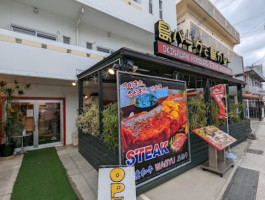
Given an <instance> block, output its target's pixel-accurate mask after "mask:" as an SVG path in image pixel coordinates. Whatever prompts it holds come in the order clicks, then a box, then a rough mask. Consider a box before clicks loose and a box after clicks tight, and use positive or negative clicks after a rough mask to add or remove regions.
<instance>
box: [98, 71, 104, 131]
mask: <svg viewBox="0 0 265 200" xmlns="http://www.w3.org/2000/svg"><path fill="white" fill-rule="evenodd" d="M98 97H99V98H98V108H99V134H100V135H101V134H102V132H103V123H102V119H103V116H102V112H103V83H102V74H101V70H99V71H98Z"/></svg>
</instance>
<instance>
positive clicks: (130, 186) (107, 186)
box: [98, 166, 136, 200]
mask: <svg viewBox="0 0 265 200" xmlns="http://www.w3.org/2000/svg"><path fill="white" fill-rule="evenodd" d="M134 173H135V172H134V167H127V166H100V168H99V175H98V200H123V199H126V200H136V189H135V176H134Z"/></svg>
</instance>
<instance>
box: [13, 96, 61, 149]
mask: <svg viewBox="0 0 265 200" xmlns="http://www.w3.org/2000/svg"><path fill="white" fill-rule="evenodd" d="M11 112H12V115H13V116H14V117H16V118H17V121H18V123H20V124H21V130H20V131H18V133H17V134H22V132H21V131H26V133H27V135H28V136H27V137H24V138H25V139H24V145H25V146H29V147H31V148H42V147H47V146H57V145H61V144H63V101H62V100H21V99H19V100H17V101H16V102H14V103H12V106H11ZM16 143H17V147H19V146H20V144H21V141H17V142H16Z"/></svg>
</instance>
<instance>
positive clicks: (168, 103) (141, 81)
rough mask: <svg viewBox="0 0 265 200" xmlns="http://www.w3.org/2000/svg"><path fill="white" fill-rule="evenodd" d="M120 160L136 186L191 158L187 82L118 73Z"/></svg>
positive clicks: (181, 164) (165, 172)
mask: <svg viewBox="0 0 265 200" xmlns="http://www.w3.org/2000/svg"><path fill="white" fill-rule="evenodd" d="M117 80H118V103H119V119H120V123H119V126H120V127H119V130H120V164H121V165H127V166H135V179H136V184H137V186H138V187H139V186H141V185H143V184H145V183H147V182H150V181H152V180H154V179H156V178H158V177H160V176H163V175H164V174H167V173H169V172H171V171H173V170H176V169H177V168H179V167H181V166H184V165H186V164H188V163H189V162H190V159H191V158H190V144H189V143H190V139H189V131H188V116H187V96H186V85H185V82H181V81H177V80H171V79H163V78H159V77H151V76H144V75H138V74H137V75H136V74H131V73H125V72H118V73H117Z"/></svg>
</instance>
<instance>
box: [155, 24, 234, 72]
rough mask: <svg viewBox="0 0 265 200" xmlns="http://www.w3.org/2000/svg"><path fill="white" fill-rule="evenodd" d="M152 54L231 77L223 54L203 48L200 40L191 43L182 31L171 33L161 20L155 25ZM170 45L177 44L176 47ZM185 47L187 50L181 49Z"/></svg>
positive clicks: (211, 48)
mask: <svg viewBox="0 0 265 200" xmlns="http://www.w3.org/2000/svg"><path fill="white" fill-rule="evenodd" d="M155 39H156V41H155V43H154V54H155V55H158V56H162V57H166V58H170V59H175V60H181V61H185V62H188V63H191V64H196V65H199V66H201V67H205V68H208V69H212V70H215V71H218V72H221V73H224V74H228V75H232V69H230V68H228V67H227V66H223V65H227V64H228V63H230V60H229V59H228V58H226V57H225V55H224V53H221V52H219V51H216V50H215V49H214V47H205V46H204V45H203V42H202V41H201V40H197V41H192V40H189V39H187V38H184V36H183V31H182V30H180V31H174V32H172V31H171V28H170V26H169V25H168V24H167V23H165V22H164V21H163V20H159V21H158V22H157V23H156V24H155ZM171 43H177V45H178V47H177V46H174V45H172V44H171ZM179 46H182V47H184V46H185V47H186V49H188V50H189V49H190V50H192V51H191V52H189V51H188V50H184V49H181V48H180V47H179Z"/></svg>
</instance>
